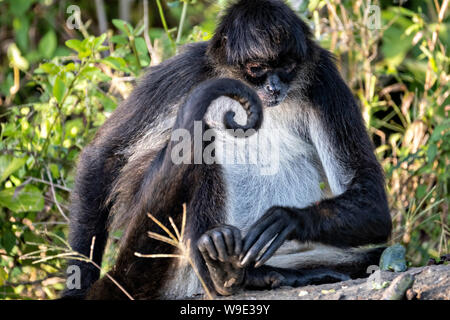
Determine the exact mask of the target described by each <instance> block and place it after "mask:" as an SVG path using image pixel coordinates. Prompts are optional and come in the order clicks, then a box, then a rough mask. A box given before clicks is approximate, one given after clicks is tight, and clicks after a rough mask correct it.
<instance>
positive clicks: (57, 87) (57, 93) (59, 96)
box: [53, 77, 66, 103]
mask: <svg viewBox="0 0 450 320" xmlns="http://www.w3.org/2000/svg"><path fill="white" fill-rule="evenodd" d="M65 93H66V85H65V84H64V81H62V80H61V78H60V77H56V79H55V84H54V85H53V96H54V97H55V98H56V101H58V102H59V103H61V102H62V100H63V98H64V94H65Z"/></svg>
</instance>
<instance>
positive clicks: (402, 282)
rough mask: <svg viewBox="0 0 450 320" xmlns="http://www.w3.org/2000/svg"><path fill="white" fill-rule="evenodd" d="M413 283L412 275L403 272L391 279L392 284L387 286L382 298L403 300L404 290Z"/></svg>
mask: <svg viewBox="0 0 450 320" xmlns="http://www.w3.org/2000/svg"><path fill="white" fill-rule="evenodd" d="M413 283H414V276H413V275H411V274H410V273H404V274H402V275H400V276H398V277H397V278H395V279H394V281H392V284H391V285H390V286H389V288H387V289H386V290H385V291H384V293H383V296H382V297H381V299H382V300H403V298H404V297H405V294H406V291H407V290H408V289H409V288H411V287H412V285H413Z"/></svg>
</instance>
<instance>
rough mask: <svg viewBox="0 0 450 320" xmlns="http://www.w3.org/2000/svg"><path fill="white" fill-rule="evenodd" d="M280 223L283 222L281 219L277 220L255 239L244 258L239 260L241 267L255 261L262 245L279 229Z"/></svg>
mask: <svg viewBox="0 0 450 320" xmlns="http://www.w3.org/2000/svg"><path fill="white" fill-rule="evenodd" d="M282 224H283V223H282V222H281V221H278V222H276V223H274V224H272V225H271V226H270V227H269V228H267V229H266V230H265V231H264V233H263V234H262V235H261V236H260V237H259V238H258V241H256V242H255V244H254V245H253V246H252V247H251V248H250V250H248V252H247V253H246V254H245V257H244V259H242V260H241V265H242V266H243V267H245V266H247V265H248V264H249V263H250V262H252V261H255V259H256V257H257V256H258V254H259V253H260V252H261V250H262V249H263V248H264V246H265V245H266V244H268V243H269V242H270V241H271V240H272V239H273V238H274V237H275V236H276V235H277V233H278V232H279V231H280V228H281V227H282Z"/></svg>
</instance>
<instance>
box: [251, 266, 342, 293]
mask: <svg viewBox="0 0 450 320" xmlns="http://www.w3.org/2000/svg"><path fill="white" fill-rule="evenodd" d="M349 279H350V277H349V276H348V275H346V274H343V273H339V272H336V271H333V270H330V269H325V268H321V269H309V270H294V269H284V268H276V267H271V266H266V265H264V266H261V267H259V268H254V267H249V268H248V269H247V272H246V278H245V288H247V289H270V288H276V287H279V286H289V287H303V286H307V285H317V284H323V283H334V282H340V281H345V280H349Z"/></svg>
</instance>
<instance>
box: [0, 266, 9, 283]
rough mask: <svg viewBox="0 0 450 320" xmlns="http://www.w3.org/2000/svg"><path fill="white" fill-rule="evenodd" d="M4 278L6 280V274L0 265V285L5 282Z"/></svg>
mask: <svg viewBox="0 0 450 320" xmlns="http://www.w3.org/2000/svg"><path fill="white" fill-rule="evenodd" d="M6 280H8V274H7V273H6V271H5V270H4V269H3V268H2V267H0V287H1V286H2V285H3V284H4V283H5V281H6Z"/></svg>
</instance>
